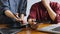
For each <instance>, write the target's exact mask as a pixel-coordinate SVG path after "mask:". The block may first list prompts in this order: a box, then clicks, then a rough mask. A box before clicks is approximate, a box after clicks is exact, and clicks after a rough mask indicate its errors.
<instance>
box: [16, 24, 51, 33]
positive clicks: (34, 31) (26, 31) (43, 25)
mask: <svg viewBox="0 0 60 34" xmlns="http://www.w3.org/2000/svg"><path fill="white" fill-rule="evenodd" d="M48 25H50V24H40V25H38V28H42V27H45V26H48ZM16 34H49V33H45V32H38V31H36V30H31V29H29V30H28V29H23V30H22V31H20V32H17V33H16Z"/></svg>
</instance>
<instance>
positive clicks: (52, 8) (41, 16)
mask: <svg viewBox="0 0 60 34" xmlns="http://www.w3.org/2000/svg"><path fill="white" fill-rule="evenodd" d="M36 22H39V23H41V24H42V23H44V22H48V23H53V24H56V23H60V4H58V3H57V2H50V1H49V0H41V1H40V2H38V3H35V4H33V5H32V7H31V9H30V14H29V16H28V23H29V24H30V25H34V24H36Z"/></svg>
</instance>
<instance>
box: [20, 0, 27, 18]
mask: <svg viewBox="0 0 60 34" xmlns="http://www.w3.org/2000/svg"><path fill="white" fill-rule="evenodd" d="M20 5H21V8H20V18H24V16H26V9H27V0H22V3H21V4H20Z"/></svg>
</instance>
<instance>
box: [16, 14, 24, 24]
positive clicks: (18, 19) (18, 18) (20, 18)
mask: <svg viewBox="0 0 60 34" xmlns="http://www.w3.org/2000/svg"><path fill="white" fill-rule="evenodd" d="M18 15H19V14H18V13H16V14H15V16H16V17H17V19H16V21H17V22H20V23H21V24H24V22H25V21H24V14H21V15H20V17H19V16H18Z"/></svg>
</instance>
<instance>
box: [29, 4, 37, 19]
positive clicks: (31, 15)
mask: <svg viewBox="0 0 60 34" xmlns="http://www.w3.org/2000/svg"><path fill="white" fill-rule="evenodd" d="M36 11H37V5H36V4H33V5H32V7H31V9H30V13H29V16H28V18H32V19H36Z"/></svg>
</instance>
